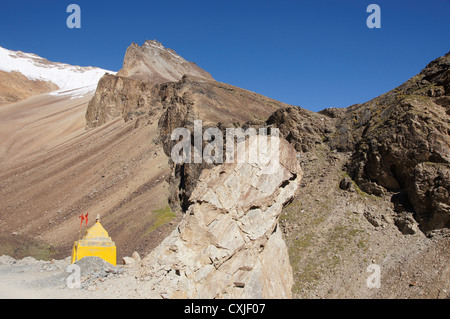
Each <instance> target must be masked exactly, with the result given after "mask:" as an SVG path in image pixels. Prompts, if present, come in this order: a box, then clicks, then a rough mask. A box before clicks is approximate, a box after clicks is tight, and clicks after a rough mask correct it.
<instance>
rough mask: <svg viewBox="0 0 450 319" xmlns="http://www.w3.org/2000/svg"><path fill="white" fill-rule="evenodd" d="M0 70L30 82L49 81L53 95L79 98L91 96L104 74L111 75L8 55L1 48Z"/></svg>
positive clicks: (33, 56) (16, 53) (15, 53)
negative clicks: (25, 78)
mask: <svg viewBox="0 0 450 319" xmlns="http://www.w3.org/2000/svg"><path fill="white" fill-rule="evenodd" d="M0 70H1V71H5V72H13V71H16V72H20V73H22V74H23V75H24V76H26V77H27V78H28V79H30V80H41V81H48V82H52V83H54V84H56V85H57V86H58V87H59V90H57V91H54V92H52V93H51V94H53V95H71V96H72V97H80V96H84V95H87V94H90V93H93V92H94V91H95V89H96V87H97V83H98V81H99V80H100V78H101V77H102V76H103V75H104V74H105V73H110V74H116V72H114V71H109V70H104V69H100V68H94V67H90V66H89V67H81V66H74V65H69V64H66V63H59V62H50V61H48V60H47V59H44V58H42V57H40V56H38V55H36V54H32V53H24V52H22V51H10V50H7V49H5V48H2V47H0Z"/></svg>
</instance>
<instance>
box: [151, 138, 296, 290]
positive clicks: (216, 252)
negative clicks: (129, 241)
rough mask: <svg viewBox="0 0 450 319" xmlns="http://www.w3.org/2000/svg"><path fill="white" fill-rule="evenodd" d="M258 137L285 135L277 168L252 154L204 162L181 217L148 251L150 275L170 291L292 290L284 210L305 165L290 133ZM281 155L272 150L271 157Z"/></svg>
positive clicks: (281, 140) (163, 288) (252, 140)
mask: <svg viewBox="0 0 450 319" xmlns="http://www.w3.org/2000/svg"><path fill="white" fill-rule="evenodd" d="M259 138H267V139H269V140H270V141H274V140H272V139H277V140H279V142H280V144H279V153H278V154H279V156H278V162H279V164H280V165H279V168H278V169H277V170H276V171H274V174H264V173H263V172H264V169H265V167H267V166H266V165H263V164H259V163H257V164H255V163H249V162H248V161H245V162H244V163H235V164H223V165H220V166H216V167H214V168H212V169H205V170H203V171H202V173H201V176H200V179H199V182H198V183H197V186H196V188H195V190H194V191H193V193H192V195H191V197H190V206H189V209H188V211H187V212H186V214H185V216H184V219H183V221H182V222H181V224H180V225H179V226H178V227H177V229H176V230H175V231H174V232H173V233H172V234H171V235H170V236H168V237H167V238H166V239H165V240H164V241H163V242H162V243H161V245H160V246H158V247H157V248H156V249H155V250H153V251H152V252H151V253H150V254H149V255H148V256H146V257H145V258H144V260H143V263H144V265H145V269H147V274H146V276H147V278H150V280H151V282H152V283H153V282H154V283H156V282H157V283H158V285H154V286H155V287H157V288H156V289H162V291H161V294H163V295H164V296H166V297H169V298H177V297H178V298H290V297H291V287H292V284H293V277H292V268H291V266H290V264H289V257H288V252H287V249H286V245H285V243H284V241H283V239H282V236H281V232H280V229H279V227H278V217H279V215H280V213H281V210H282V208H283V205H284V204H285V203H286V202H287V201H289V200H290V199H291V198H292V197H293V196H294V194H295V192H296V190H297V187H298V184H299V181H300V179H301V177H302V172H301V168H300V166H299V164H298V162H297V161H296V152H295V150H294V149H293V147H292V146H291V145H290V144H289V143H288V142H287V141H285V140H283V139H278V138H276V137H261V136H260V137H259ZM255 139H257V137H256V136H254V137H251V138H250V139H249V143H250V144H248V145H247V146H246V148H245V150H246V152H248V149H249V148H250V146H249V145H251V143H253V142H254V141H255ZM275 156H276V154H275V152H271V154H270V158H271V162H273V161H274V160H277V159H276V157H275ZM269 163H270V162H269ZM267 165H270V164H267ZM152 286H153V285H152Z"/></svg>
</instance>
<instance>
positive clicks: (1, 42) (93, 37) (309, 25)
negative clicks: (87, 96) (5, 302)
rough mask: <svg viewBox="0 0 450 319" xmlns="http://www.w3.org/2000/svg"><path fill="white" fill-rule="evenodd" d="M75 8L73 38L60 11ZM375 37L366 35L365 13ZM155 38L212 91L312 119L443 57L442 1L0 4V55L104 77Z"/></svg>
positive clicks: (447, 46) (447, 8)
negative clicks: (230, 89)
mask: <svg viewBox="0 0 450 319" xmlns="http://www.w3.org/2000/svg"><path fill="white" fill-rule="evenodd" d="M71 3H75V4H78V5H79V6H80V7H81V27H82V28H81V29H69V28H67V26H66V19H67V17H68V16H69V13H66V8H67V6H68V5H69V4H71ZM371 3H375V4H378V5H379V6H380V8H381V29H369V28H368V27H367V26H366V19H367V17H368V16H369V15H370V13H367V12H366V8H367V6H368V5H369V4H371ZM146 39H157V40H159V41H160V42H162V43H163V45H164V46H166V47H169V48H172V49H174V50H175V51H176V52H177V53H178V54H180V55H181V56H183V57H184V58H185V59H187V60H189V61H193V62H196V63H197V64H198V65H199V66H200V67H202V68H203V69H205V70H207V71H208V72H210V73H211V75H212V76H213V77H214V78H215V79H216V80H218V81H220V82H225V83H229V84H232V85H236V86H238V87H242V88H245V89H248V90H251V91H254V92H257V93H261V94H264V95H266V96H269V97H271V98H274V99H277V100H279V101H282V102H285V103H289V104H293V105H299V106H302V107H304V108H307V109H310V110H313V111H318V110H321V109H323V108H326V107H332V106H333V107H346V106H349V105H351V104H354V103H361V102H365V101H367V100H370V99H372V98H374V97H376V96H378V95H380V94H382V93H384V92H386V91H389V90H391V89H393V88H394V87H396V86H398V85H399V84H401V83H403V82H404V81H406V80H407V79H409V78H410V77H412V76H413V75H415V74H417V73H418V72H420V70H421V69H422V68H424V67H425V66H426V64H427V63H428V62H430V61H431V60H433V59H435V58H437V57H439V56H442V55H444V54H445V53H447V52H448V51H449V50H450V41H449V40H450V0H429V1H424V0H420V1H419V0H371V1H364V0H309V1H301V0H290V1H274V0H273V1H264V0H258V1H256V0H227V1H218V0H207V1H196V0H189V1H187V0H182V1H178V0H171V1H164V0H159V1H152V0H130V1H115V0H108V1H104V0H69V1H64V0H43V1H36V0H20V1H17V0H15V1H12V0H2V1H1V3H0V46H2V47H5V48H7V49H10V50H22V51H25V52H32V53H36V54H38V55H40V56H43V57H45V58H47V59H49V60H51V61H57V62H66V63H69V64H76V65H83V66H85V65H92V66H98V67H101V68H105V69H110V70H113V71H118V70H119V69H120V68H121V66H122V61H123V56H124V54H125V50H126V48H127V47H128V46H129V45H130V44H131V43H132V42H136V43H138V44H142V43H143V42H144V41H145V40H146Z"/></svg>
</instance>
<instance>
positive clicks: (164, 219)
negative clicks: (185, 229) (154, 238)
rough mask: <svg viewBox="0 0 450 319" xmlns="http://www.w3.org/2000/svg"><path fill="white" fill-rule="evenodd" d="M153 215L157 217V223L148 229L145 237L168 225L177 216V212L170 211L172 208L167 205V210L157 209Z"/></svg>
mask: <svg viewBox="0 0 450 319" xmlns="http://www.w3.org/2000/svg"><path fill="white" fill-rule="evenodd" d="M152 214H153V215H154V217H155V219H154V220H155V221H154V222H153V224H152V225H151V226H150V227H149V228H148V229H147V231H146V232H145V234H144V236H147V235H148V234H150V233H151V232H153V231H154V230H155V229H157V228H159V227H161V226H163V225H165V224H167V223H168V222H170V220H171V219H172V218H174V217H175V216H176V214H175V212H173V211H172V209H170V206H169V205H167V206H166V207H165V208H161V209H157V210H154V211H153V212H152Z"/></svg>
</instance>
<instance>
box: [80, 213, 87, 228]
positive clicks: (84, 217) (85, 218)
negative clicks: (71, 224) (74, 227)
mask: <svg viewBox="0 0 450 319" xmlns="http://www.w3.org/2000/svg"><path fill="white" fill-rule="evenodd" d="M88 214H89V213H86V216H83V213H81V215H80V216H78V217H79V218H81V221H80V227H81V225H83V220H86V226H87V223H88Z"/></svg>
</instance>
